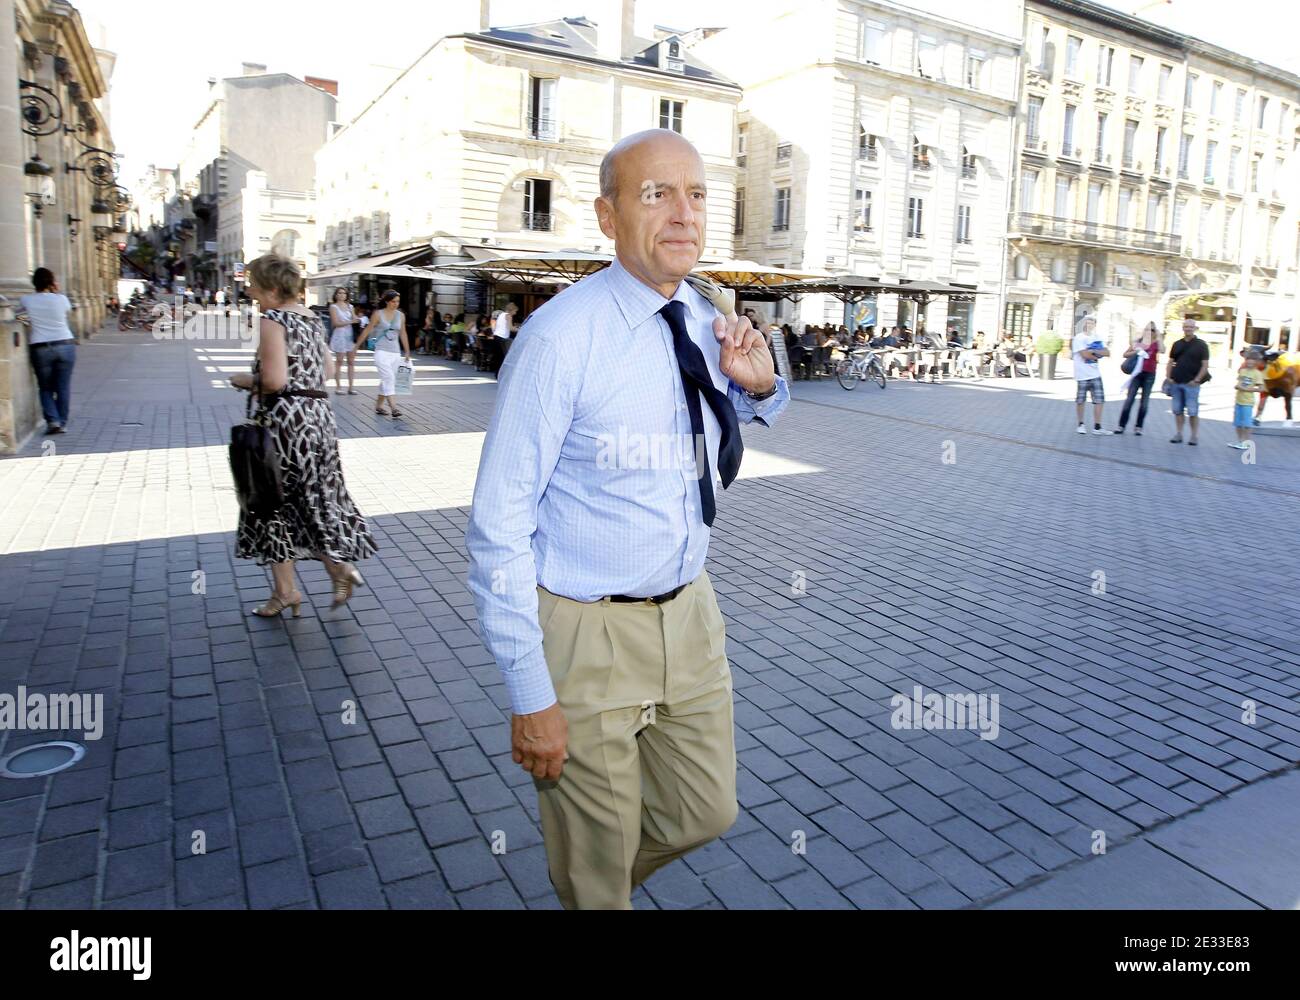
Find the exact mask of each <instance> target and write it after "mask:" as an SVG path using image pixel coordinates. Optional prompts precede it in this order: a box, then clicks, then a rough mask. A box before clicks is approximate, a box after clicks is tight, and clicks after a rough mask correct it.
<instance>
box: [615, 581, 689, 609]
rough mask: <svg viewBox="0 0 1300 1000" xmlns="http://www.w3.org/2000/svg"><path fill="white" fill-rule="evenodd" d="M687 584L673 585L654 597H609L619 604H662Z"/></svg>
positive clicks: (687, 584) (616, 595)
mask: <svg viewBox="0 0 1300 1000" xmlns="http://www.w3.org/2000/svg"><path fill="white" fill-rule="evenodd" d="M689 586H690V584H689V583H683V584H682V585H681V586H680V587H674V588H673V589H672V590H670V591H668V592H667V593H666V594H658V595H656V596H655V597H629V596H628V595H627V594H611V595H610V598H609V599H610V600H611V601H616V602H617V603H619V604H642V603H644V604H664V603H666V602H667V601H671V600H672V599H673V598H674V597H676V596H677V595H678V594H680V593H681V592H682V591H683V590H685V589H686V588H687V587H689Z"/></svg>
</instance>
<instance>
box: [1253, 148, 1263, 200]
mask: <svg viewBox="0 0 1300 1000" xmlns="http://www.w3.org/2000/svg"><path fill="white" fill-rule="evenodd" d="M1261 162H1263V157H1262V156H1260V154H1259V153H1256V154H1255V155H1254V156H1252V157H1251V158H1250V193H1251V194H1259V165H1260V163H1261Z"/></svg>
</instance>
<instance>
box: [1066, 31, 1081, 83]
mask: <svg viewBox="0 0 1300 1000" xmlns="http://www.w3.org/2000/svg"><path fill="white" fill-rule="evenodd" d="M1082 48H1083V39H1082V38H1075V37H1074V35H1066V36H1065V75H1066V76H1068V77H1069V78H1070V79H1071V80H1077V79H1078V78H1079V50H1080V49H1082Z"/></svg>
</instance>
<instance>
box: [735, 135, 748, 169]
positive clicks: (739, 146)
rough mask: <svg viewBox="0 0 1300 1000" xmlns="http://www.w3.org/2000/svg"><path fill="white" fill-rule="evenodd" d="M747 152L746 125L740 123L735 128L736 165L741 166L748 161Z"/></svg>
mask: <svg viewBox="0 0 1300 1000" xmlns="http://www.w3.org/2000/svg"><path fill="white" fill-rule="evenodd" d="M748 154H749V131H748V127H747V126H745V125H741V126H740V127H739V128H738V129H737V130H736V166H738V167H743V166H744V165H745V164H746V163H747V162H748Z"/></svg>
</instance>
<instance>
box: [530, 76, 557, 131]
mask: <svg viewBox="0 0 1300 1000" xmlns="http://www.w3.org/2000/svg"><path fill="white" fill-rule="evenodd" d="M557 82H558V81H556V80H554V79H544V78H541V77H536V76H535V77H533V78H532V79H531V81H530V82H529V87H528V134H529V135H530V136H532V138H534V139H549V140H554V139H555V137H556V129H555V86H556V83H557Z"/></svg>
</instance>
